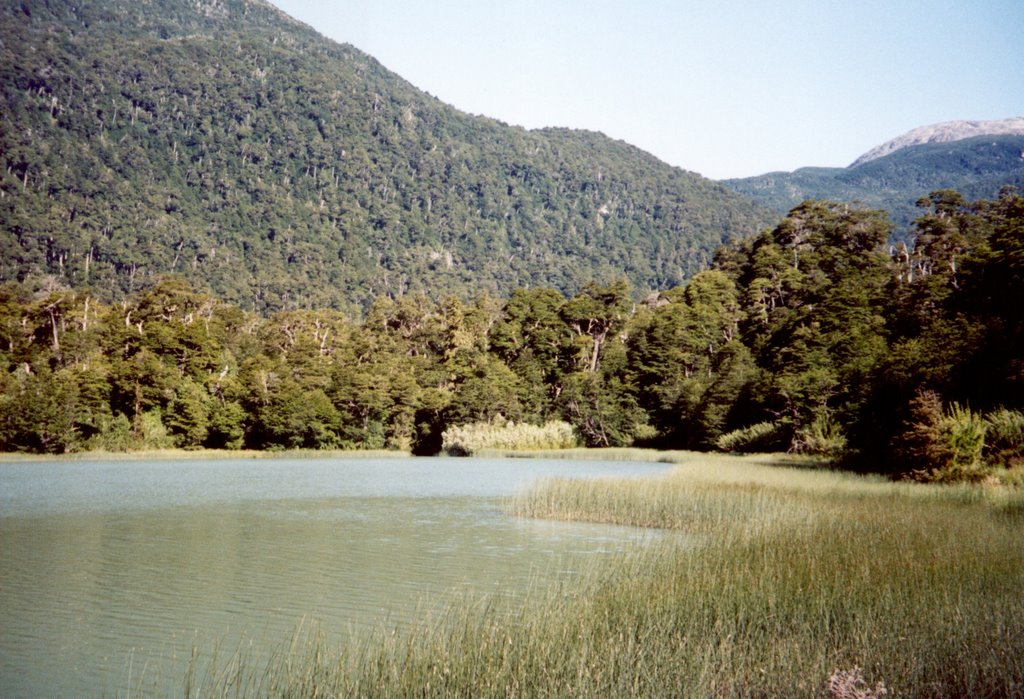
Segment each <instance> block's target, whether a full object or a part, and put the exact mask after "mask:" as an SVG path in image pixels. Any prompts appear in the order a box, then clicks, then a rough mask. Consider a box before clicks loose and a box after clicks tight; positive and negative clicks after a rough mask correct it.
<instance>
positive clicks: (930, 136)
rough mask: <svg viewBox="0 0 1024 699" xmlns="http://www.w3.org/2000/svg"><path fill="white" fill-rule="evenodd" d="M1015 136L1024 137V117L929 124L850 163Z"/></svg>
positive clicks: (887, 142)
mask: <svg viewBox="0 0 1024 699" xmlns="http://www.w3.org/2000/svg"><path fill="white" fill-rule="evenodd" d="M1011 135H1012V136H1021V135H1024V117H1011V118H1009V119H994V120H987V121H968V120H956V121H945V122H941V123H938V124H928V125H926V126H919V127H917V128H915V129H911V130H910V131H908V132H907V133H905V134H903V135H902V136H897V137H896V138H894V139H891V140H889V141H886V142H885V143H883V144H881V145H878V146H875V147H874V148H872V149H871V150H869V151H868V152H866V153H864V154H863V155H861V156H860V157H858V158H857V159H856V160H854V161H853V162H852V163H850V167H857V166H858V165H863V164H864V163H867V162H870V161H872V160H877V159H878V158H881V157H883V156H886V155H889V154H890V153H894V152H896V151H898V150H901V149H903V148H908V147H910V146H919V145H923V144H926V143H951V142H955V141H964V140H967V139H970V138H976V137H978V136H1011Z"/></svg>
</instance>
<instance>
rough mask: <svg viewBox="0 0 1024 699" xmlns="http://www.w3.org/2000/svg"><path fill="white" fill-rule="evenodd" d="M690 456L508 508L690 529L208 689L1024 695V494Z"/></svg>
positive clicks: (562, 488)
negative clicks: (514, 591) (547, 583)
mask: <svg viewBox="0 0 1024 699" xmlns="http://www.w3.org/2000/svg"><path fill="white" fill-rule="evenodd" d="M676 460H678V461H681V462H682V463H680V464H679V465H678V466H676V467H675V468H673V469H672V470H671V472H669V473H667V474H665V475H662V476H658V477H648V478H640V479H623V480H586V481H569V480H551V481H547V482H544V483H541V484H539V485H538V486H537V487H536V488H534V489H533V490H532V491H530V492H529V493H526V494H525V495H523V496H521V497H518V498H516V499H514V500H513V501H511V502H510V503H509V505H508V506H509V510H510V512H512V513H514V514H515V515H517V516H524V517H552V518H560V519H575V520H587V521H602V522H616V523H622V524H632V525H637V526H657V527H663V528H670V529H678V530H681V531H683V532H686V533H687V535H684V536H682V537H665V538H664V540H663V541H662V543H661V544H655V545H650V546H647V547H645V548H643V549H642V550H639V551H636V552H632V553H629V554H625V555H623V556H622V557H621V558H620V559H618V560H617V561H616V562H615V563H614V564H613V565H611V566H607V565H605V566H604V567H602V568H600V569H598V568H595V569H594V570H592V571H589V572H588V574H586V575H585V576H584V580H583V581H582V582H576V583H573V584H572V586H568V587H566V588H565V589H563V590H560V591H555V592H552V593H550V594H544V595H541V596H540V597H537V598H534V599H531V600H528V601H527V602H526V604H525V606H520V607H511V606H508V605H504V604H502V603H501V600H499V599H495V598H481V599H467V600H466V601H465V602H464V603H463V604H459V605H456V606H453V608H452V609H451V610H450V611H449V612H448V613H447V615H445V616H443V617H442V618H439V619H436V620H434V621H432V622H430V623H427V624H425V625H423V626H421V627H418V628H417V629H416V630H414V631H413V632H411V633H398V632H381V633H380V634H377V635H376V636H373V637H371V638H368V639H362V640H359V641H352V642H350V643H348V644H345V645H340V646H338V647H337V648H330V647H329V644H327V643H326V642H325V641H324V637H323V636H322V635H321V634H320V633H306V634H304V635H300V636H298V637H297V639H296V641H295V644H294V645H293V646H292V647H290V648H289V649H288V650H287V652H283V653H282V654H280V655H279V656H278V657H277V658H275V660H274V661H273V662H272V663H270V665H269V666H268V667H261V668H258V669H257V668H247V667H245V664H244V663H237V664H235V665H234V666H232V665H230V664H228V665H226V666H225V667H237V672H234V673H232V672H223V671H222V672H220V673H219V674H218V673H205V677H206V678H207V681H206V682H205V684H204V683H199V684H193V685H192V686H193V687H194V688H195V687H198V689H199V691H196V695H202V696H228V695H231V696H235V695H245V696H253V695H260V696H304V697H320V696H323V697H326V696H410V697H413V696H416V697H499V696H500V697H663V696H664V697H687V696H698V697H705V696H708V697H750V696H806V697H822V696H824V697H830V696H831V697H840V696H859V697H872V696H880V695H881V694H882V692H883V691H884V692H885V694H886V696H929V697H963V696H979V697H982V696H998V697H1013V696H1024V595H1022V594H1021V593H1022V591H1024V537H1022V534H1024V494H1022V492H1021V491H1019V490H1013V489H1008V488H1002V487H977V486H973V487H941V486H923V485H914V484H893V483H887V482H885V481H882V480H876V479H870V478H863V477H857V476H851V475H847V474H842V473H836V472H830V471H820V470H809V469H807V468H787V467H778V466H772V465H769V463H768V462H767V461H766V460H765V459H764V458H763V457H762V458H735V457H725V456H722V457H714V458H707V457H697V456H690V455H686V454H679V455H676ZM240 690H241V693H240V694H239V691H240ZM854 692H860V693H859V694H855V693H854Z"/></svg>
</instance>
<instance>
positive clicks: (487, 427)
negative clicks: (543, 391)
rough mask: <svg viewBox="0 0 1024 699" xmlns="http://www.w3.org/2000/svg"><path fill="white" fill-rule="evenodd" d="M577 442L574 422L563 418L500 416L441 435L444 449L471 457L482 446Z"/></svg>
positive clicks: (546, 445) (566, 446)
mask: <svg viewBox="0 0 1024 699" xmlns="http://www.w3.org/2000/svg"><path fill="white" fill-rule="evenodd" d="M578 444H579V439H578V438H577V436H576V431H575V430H574V429H573V427H572V425H570V424H569V423H568V422H561V421H552V422H546V423H544V424H543V425H530V424H527V423H525V422H522V423H519V424H516V423H514V422H506V421H505V420H503V419H501V418H498V419H497V420H494V421H491V422H474V423H472V424H469V425H457V426H454V427H449V428H448V429H447V430H445V431H444V434H443V435H442V436H441V450H442V451H443V452H444V453H446V454H448V455H449V456H472V455H473V454H475V453H477V452H478V451H480V450H481V449H508V450H512V451H525V450H535V449H571V448H572V447H575V446H578Z"/></svg>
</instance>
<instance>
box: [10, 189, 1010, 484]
mask: <svg viewBox="0 0 1024 699" xmlns="http://www.w3.org/2000/svg"><path fill="white" fill-rule="evenodd" d="M921 204H922V206H923V207H924V210H923V214H922V216H921V217H920V218H919V219H918V221H917V223H916V230H917V239H916V244H915V245H914V246H913V247H912V248H908V247H906V246H902V245H901V246H899V247H895V248H891V247H889V246H888V244H887V241H888V240H889V234H890V224H889V222H888V219H887V217H886V215H885V213H884V212H880V211H872V210H865V209H861V208H857V207H854V206H851V205H847V204H839V203H830V202H807V203H804V204H802V205H800V206H798V207H796V208H795V209H793V210H792V211H791V212H790V213H789V215H788V216H787V217H786V218H784V219H783V220H782V221H781V222H780V223H779V224H778V225H777V226H776V227H774V228H773V229H771V230H767V231H765V232H764V233H762V234H761V235H760V236H758V237H755V238H751V239H748V240H746V241H744V242H743V243H742V244H740V245H738V246H736V247H733V248H729V249H722V250H720V251H719V253H718V254H717V256H716V258H715V261H714V264H713V266H712V267H711V268H710V269H707V270H705V271H702V272H700V273H698V274H696V275H695V276H694V277H693V278H692V279H691V280H690V281H689V283H688V284H686V285H685V286H681V287H678V288H674V289H670V290H667V291H664V292H661V293H656V294H651V295H648V296H647V297H646V298H643V299H636V298H634V297H633V296H632V294H631V290H630V288H629V286H628V284H627V283H626V282H625V281H614V282H611V283H607V284H590V285H588V286H586V287H585V288H584V289H583V290H582V291H581V292H580V293H579V294H577V295H575V296H571V297H566V296H564V295H563V294H562V293H560V292H558V291H555V290H553V289H548V288H532V289H517V290H516V291H514V292H513V293H512V294H511V296H510V297H509V298H507V299H505V300H498V299H496V298H493V297H491V296H488V295H480V296H478V297H477V298H476V299H474V300H472V301H471V302H465V301H460V300H459V299H458V298H456V297H449V298H443V299H437V298H429V297H427V296H423V295H406V296H400V297H397V298H389V297H381V298H379V299H377V301H376V302H375V303H374V304H373V305H372V307H371V308H370V309H369V311H368V312H367V313H366V314H365V315H364V316H362V317H361V318H360V319H358V320H354V319H352V318H350V317H347V316H345V315H343V314H341V313H339V312H336V311H329V310H319V311H290V312H283V313H278V314H276V315H273V316H270V317H267V318H263V317H259V316H256V315H253V314H250V313H247V312H244V311H243V310H241V309H240V308H238V307H237V306H233V305H230V304H227V303H223V302H220V301H217V300H216V299H215V298H214V297H212V296H210V295H207V294H204V293H201V292H199V291H197V290H195V289H194V288H192V287H191V286H189V284H188V283H186V282H185V281H183V280H181V279H177V278H166V279H163V280H161V281H159V282H158V283H157V284H155V285H154V286H152V287H151V288H149V289H147V290H145V291H142V292H140V293H138V294H136V295H134V296H133V297H131V299H130V300H128V301H125V302H123V303H118V304H106V303H100V302H98V301H97V300H96V299H97V298H98V294H96V293H95V292H92V291H90V290H87V289H77V290H69V289H63V288H55V285H54V283H53V282H52V280H51V282H50V288H33V287H30V286H29V285H27V284H20V285H19V284H7V285H5V286H3V287H0V363H2V365H3V368H4V371H3V372H2V374H0V382H2V384H0V386H2V396H0V448H2V449H5V450H8V451H10V450H17V451H34V452H67V451H76V450H83V449H108V450H125V449H134V448H140V447H167V446H176V447H183V448H192V447H209V448H223V449H238V448H243V447H244V448H251V449H276V448H297V447H302V448H314V449H315V448H353V449H356V448H384V447H390V448H396V449H411V450H413V451H415V452H417V453H436V452H437V451H438V450H439V449H440V448H441V444H442V435H443V434H444V432H445V431H446V430H448V429H450V428H453V427H463V426H467V425H474V424H479V423H492V424H504V423H505V422H506V421H512V422H514V423H520V424H522V423H526V424H533V425H542V424H545V423H553V422H556V421H564V422H567V423H569V424H571V425H572V426H573V428H574V429H575V431H576V433H577V435H578V438H579V439H580V440H581V441H582V442H583V443H585V444H587V445H589V446H614V445H624V444H643V445H649V446H658V447H674V448H692V449H725V450H730V451H733V450H736V451H742V450H787V451H791V452H799V453H813V454H822V455H827V456H830V457H833V458H836V459H842V460H845V462H846V463H848V464H849V465H851V466H856V467H861V468H870V469H872V470H881V471H888V472H894V473H915V472H916V474H917V475H918V476H919V477H923V478H929V479H936V478H937V479H947V478H978V477H981V476H982V475H983V474H984V472H985V468H987V467H988V466H990V465H993V464H996V463H1004V464H1007V463H1013V462H1014V461H1015V460H1017V459H1019V458H1020V457H1021V454H1022V449H1024V437H1022V430H1024V416H1022V415H1021V413H1020V412H1018V411H1020V410H1021V409H1022V408H1024V390H1022V388H1024V386H1022V380H1024V350H1022V348H1024V342H1022V341H1024V337H1022V332H1024V312H1022V309H1021V305H1022V304H1021V301H1022V299H1024V297H1022V294H1021V292H1022V290H1024V198H1022V196H1021V194H1020V193H1019V192H1017V191H1015V190H1011V189H1007V190H1004V191H1003V192H1002V193H1001V194H1000V196H999V197H998V198H997V199H996V200H993V201H979V202H974V203H968V202H966V201H965V200H964V199H963V198H962V197H961V196H960V195H958V194H957V193H955V192H951V191H940V192H936V193H933V194H932V195H931V196H930V197H929V198H927V199H925V200H923V201H922V202H921ZM43 287H45V285H43Z"/></svg>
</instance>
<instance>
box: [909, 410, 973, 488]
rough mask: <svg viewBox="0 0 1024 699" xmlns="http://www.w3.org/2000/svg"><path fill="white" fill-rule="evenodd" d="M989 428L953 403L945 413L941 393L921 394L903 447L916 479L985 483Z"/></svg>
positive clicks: (913, 411)
mask: <svg viewBox="0 0 1024 699" xmlns="http://www.w3.org/2000/svg"><path fill="white" fill-rule="evenodd" d="M986 428H987V425H986V422H985V420H984V419H983V418H982V416H981V415H979V414H978V413H975V412H972V411H971V410H970V408H966V407H963V406H960V405H959V404H957V403H952V404H950V406H949V407H948V408H947V409H946V410H943V408H942V402H941V399H940V398H939V396H938V394H936V393H934V392H931V391H924V392H921V393H919V394H918V395H917V397H916V398H915V399H914V401H913V403H912V405H911V423H910V424H909V425H908V426H907V429H906V431H905V432H904V435H903V438H902V445H901V449H902V451H903V454H904V458H906V459H907V460H908V463H909V465H910V466H911V468H912V476H913V477H914V478H915V479H916V480H919V481H923V482H929V483H936V482H937V483H956V482H962V481H978V480H981V479H982V478H984V477H985V476H986V475H987V474H988V472H989V469H988V467H987V466H986V465H985V464H984V462H983V461H982V453H983V451H984V448H985V432H986Z"/></svg>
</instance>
